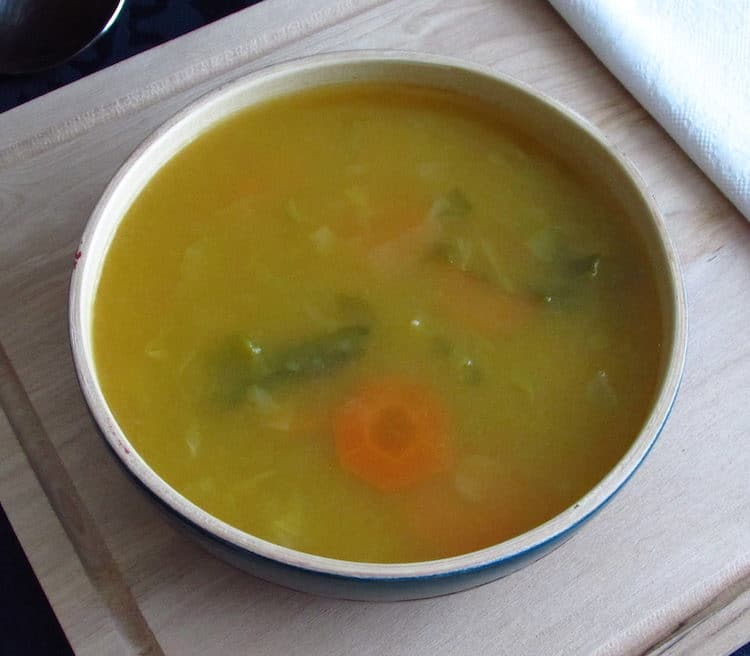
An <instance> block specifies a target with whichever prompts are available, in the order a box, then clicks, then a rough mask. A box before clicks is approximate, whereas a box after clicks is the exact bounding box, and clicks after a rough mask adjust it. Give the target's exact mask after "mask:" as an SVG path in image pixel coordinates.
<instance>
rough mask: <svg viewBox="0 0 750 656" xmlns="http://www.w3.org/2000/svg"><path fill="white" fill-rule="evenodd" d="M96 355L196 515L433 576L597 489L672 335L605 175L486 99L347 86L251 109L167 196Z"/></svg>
mask: <svg viewBox="0 0 750 656" xmlns="http://www.w3.org/2000/svg"><path fill="white" fill-rule="evenodd" d="M93 336H94V349H95V361H96V368H97V375H98V377H99V380H100V383H101V385H102V388H103V391H104V394H105V397H106V398H107V401H108V403H109V405H110V407H111V409H112V412H113V414H114V416H115V417H116V419H117V421H118V423H119V424H120V426H121V427H122V429H123V430H124V432H125V433H126V434H127V435H128V438H129V439H130V441H131V442H132V444H133V445H134V446H135V448H136V449H137V450H138V451H139V453H140V454H141V455H142V457H143V458H144V459H145V460H146V461H147V462H148V463H149V464H150V465H151V466H152V467H153V469H154V470H155V471H156V472H157V473H158V474H159V475H160V476H161V477H162V478H164V479H165V480H166V481H167V482H168V483H169V484H170V485H171V486H173V487H174V488H175V489H176V490H178V491H179V492H180V493H181V494H183V495H184V496H185V497H187V498H188V499H190V500H191V501H193V502H194V503H195V504H196V505H198V506H200V507H202V508H204V509H205V510H206V511H208V512H210V513H211V514H213V515H215V516H216V517H218V518H220V519H222V520H224V521H225V522H227V523H229V524H231V525H233V526H235V527H237V528H239V529H242V530H244V531H247V532H249V533H251V534H253V535H256V536H258V537H260V538H264V539H266V540H269V541H271V542H274V543H277V544H280V545H283V546H287V547H291V548H293V549H297V550H300V551H304V552H308V553H313V554H318V555H322V556H329V557H333V558H340V559H345V560H353V561H360V562H384V563H387V562H410V561H423V560H431V559H436V558H443V557H448V556H453V555H458V554H462V553H467V552H470V551H473V550H476V549H480V548H483V547H488V546H491V545H493V544H496V543H498V542H501V541H503V540H506V539H509V538H512V537H514V536H517V535H519V534H520V533H523V532H524V531H527V530H529V529H531V528H533V527H535V526H538V525H539V524H541V523H543V522H545V521H546V520H548V519H550V518H552V517H553V516H555V515H556V514H558V513H560V512H561V511H562V510H564V509H565V508H567V507H569V506H570V505H572V504H574V503H575V502H576V501H577V500H578V499H580V498H581V497H582V496H583V495H585V494H586V492H587V491H589V490H590V489H591V488H592V487H593V486H594V485H596V483H597V482H598V481H600V480H601V479H602V478H603V477H604V476H605V475H606V473H607V472H608V471H609V470H610V469H611V468H612V467H613V466H614V465H615V463H616V462H617V461H618V460H619V459H620V458H621V457H622V456H623V455H624V453H625V452H626V450H627V449H628V448H629V446H630V445H631V444H632V442H633V440H634V439H635V437H636V435H637V434H638V432H639V431H640V429H641V427H642V425H643V423H644V421H645V419H646V417H647V415H648V413H649V411H650V409H651V405H652V403H653V400H654V396H655V392H656V385H657V377H658V372H659V368H660V359H661V341H662V311H661V307H660V303H659V295H658V292H657V285H656V280H655V277H654V272H653V270H652V265H651V263H650V260H649V258H648V255H647V253H646V249H645V246H644V244H643V242H642V240H641V238H640V236H639V235H638V233H637V231H636V230H635V228H634V227H633V225H632V223H631V221H630V220H629V218H628V217H627V215H626V214H625V212H624V210H623V209H622V208H621V206H620V205H619V204H618V203H617V202H616V200H615V198H614V195H613V194H612V193H610V192H609V191H607V190H606V188H605V186H604V185H602V184H601V183H600V182H597V180H596V172H595V171H586V170H581V168H580V164H579V163H577V162H575V161H568V160H566V158H565V155H564V153H563V154H560V153H555V152H553V150H552V149H551V148H549V147H548V145H547V144H543V143H539V142H538V141H537V140H535V139H534V138H533V137H532V136H530V135H528V134H526V133H525V132H524V131H523V129H521V128H519V127H518V126H514V125H513V123H512V122H511V121H510V120H508V119H505V118H503V117H498V111H497V109H495V108H493V107H491V106H489V105H486V104H484V103H483V102H482V101H480V100H478V99H474V98H469V97H464V96H461V95H458V94H455V93H452V92H448V91H440V90H434V89H427V88H421V87H417V86H408V85H394V84H380V85H378V84H368V85H341V86H331V87H327V88H325V89H318V90H315V91H307V92H303V93H297V94H292V95H289V96H287V97H284V98H281V99H277V100H273V101H268V102H266V103H263V104H261V105H258V106H255V107H252V108H250V109H246V110H243V111H242V112H240V113H237V114H235V115H233V116H232V117H230V118H229V119H227V120H224V121H223V122H221V123H220V124H219V125H218V126H216V127H214V128H212V129H210V130H209V131H208V132H206V133H205V134H203V135H201V136H200V137H198V138H197V139H196V140H195V141H194V142H192V143H191V144H190V145H188V146H187V147H185V148H184V149H183V150H182V151H181V152H179V153H178V154H177V155H176V156H175V157H174V158H173V159H172V160H171V161H170V162H169V163H168V164H167V165H165V166H164V167H163V169H162V170H160V171H159V173H158V174H157V175H156V176H155V177H154V178H153V179H152V180H151V181H150V182H149V183H148V184H147V186H146V187H145V188H144V189H143V191H142V192H141V193H140V195H139V196H138V198H137V199H136V201H135V202H134V203H133V205H132V207H131V208H130V209H129V211H128V214H127V216H126V217H125V219H124V220H123V222H122V224H121V226H120V228H119V229H118V231H117V233H116V235H115V237H114V239H113V242H112V244H111V246H110V248H109V251H108V254H107V258H106V261H105V263H104V267H103V271H102V275H101V280H100V282H99V287H98V291H97V296H96V301H95V306H94V321H93Z"/></svg>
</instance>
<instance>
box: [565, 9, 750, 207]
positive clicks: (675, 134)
mask: <svg viewBox="0 0 750 656" xmlns="http://www.w3.org/2000/svg"><path fill="white" fill-rule="evenodd" d="M550 3H551V4H552V6H554V7H555V9H556V10H557V11H558V12H559V13H560V14H561V15H562V17H563V18H564V19H565V20H566V21H567V22H568V23H569V24H570V26H571V27H572V28H573V29H574V30H575V31H576V32H577V33H578V35H579V36H580V37H581V38H582V39H583V40H584V41H585V42H586V43H587V44H588V46H589V47H590V48H591V49H592V50H593V51H594V53H595V54H596V55H597V57H599V59H601V61H602V62H603V63H604V65H605V66H607V68H609V70H610V71H611V72H612V73H613V74H614V75H615V76H616V77H617V78H618V79H619V80H620V81H621V82H622V83H623V84H624V85H625V87H626V88H627V89H628V90H629V91H630V93H632V94H633V96H635V98H636V99H637V100H638V101H639V102H640V103H641V104H642V105H643V106H644V107H645V108H646V110H647V111H648V112H649V113H650V114H651V115H652V116H653V117H654V118H655V119H656V120H657V121H659V123H661V125H662V126H663V127H664V128H665V129H666V131H667V132H668V133H669V134H670V135H671V136H672V138H673V139H674V140H675V141H676V142H677V143H678V144H679V145H680V146H681V147H682V149H683V150H684V151H685V152H686V153H687V154H688V155H689V156H690V157H691V158H692V160H693V161H694V162H695V163H696V164H697V165H698V166H699V167H700V168H701V169H702V170H703V172H704V173H705V174H706V175H707V176H708V177H709V178H710V179H711V180H713V182H714V183H715V184H716V185H717V186H718V187H719V189H721V190H722V191H723V192H724V194H726V196H727V197H728V198H729V199H730V200H731V201H732V202H733V203H734V204H735V205H736V207H737V208H738V209H739V210H740V212H742V213H743V214H744V215H745V217H746V218H748V219H750V0H550Z"/></svg>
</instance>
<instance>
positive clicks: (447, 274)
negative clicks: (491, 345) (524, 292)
mask: <svg viewBox="0 0 750 656" xmlns="http://www.w3.org/2000/svg"><path fill="white" fill-rule="evenodd" d="M436 284H437V293H438V301H439V303H440V307H441V308H442V309H443V311H444V312H445V313H446V314H447V315H448V316H450V317H451V318H452V319H453V320H454V321H455V322H456V323H457V324H459V325H462V326H466V327H467V328H469V329H470V330H473V331H474V332H476V333H479V334H480V335H484V336H486V337H493V336H495V335H497V333H498V332H499V331H504V330H505V331H507V330H514V329H517V328H520V327H522V326H524V325H525V324H526V323H528V322H529V321H531V319H532V318H533V317H534V315H536V314H538V312H539V311H540V309H541V305H540V304H539V303H538V302H536V301H534V300H533V299H530V298H527V297H525V296H520V295H517V294H507V293H505V292H503V291H501V290H499V289H497V287H495V286H493V285H491V284H490V283H488V282H486V281H484V280H482V279H480V278H477V277H476V276H472V275H471V274H469V273H464V272H462V271H456V270H454V269H448V268H445V269H442V270H441V271H440V273H439V274H438V278H437V281H436Z"/></svg>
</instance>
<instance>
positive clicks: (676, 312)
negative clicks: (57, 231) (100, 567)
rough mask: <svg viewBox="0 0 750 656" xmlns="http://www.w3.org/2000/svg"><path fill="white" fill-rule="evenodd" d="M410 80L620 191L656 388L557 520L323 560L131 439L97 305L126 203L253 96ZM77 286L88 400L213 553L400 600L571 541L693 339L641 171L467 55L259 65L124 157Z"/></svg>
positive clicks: (633, 461)
mask: <svg viewBox="0 0 750 656" xmlns="http://www.w3.org/2000/svg"><path fill="white" fill-rule="evenodd" d="M355 81H356V82H365V81H379V82H402V83H414V84H419V85H427V86H433V87H438V88H444V89H450V90H454V91H457V92H460V93H465V94H471V95H474V96H478V97H480V98H482V99H484V100H486V101H487V102H489V103H492V104H493V105H495V106H496V107H497V108H498V112H500V113H501V114H511V115H513V116H516V117H520V118H522V120H523V121H524V122H525V124H526V125H529V126H533V131H534V133H535V134H536V136H537V137H539V138H540V139H542V140H543V141H545V142H546V143H548V144H550V145H551V147H552V148H553V149H555V150H558V149H560V150H566V151H568V155H569V156H572V157H576V158H579V159H580V160H581V161H584V162H586V165H587V167H589V168H590V169H592V170H595V171H598V175H599V179H600V181H601V183H602V184H605V185H608V186H609V187H610V188H611V189H613V190H614V191H615V193H616V194H617V195H618V196H619V199H620V201H621V202H622V203H623V205H624V206H625V208H626V209H627V211H628V212H629V213H630V215H631V217H632V220H633V221H634V222H635V224H636V227H637V229H638V230H639V231H640V232H641V234H642V235H643V236H644V238H645V241H646V243H647V245H648V248H649V250H650V257H651V259H652V261H653V263H654V265H655V268H656V270H657V272H658V278H659V286H660V294H661V298H662V307H663V312H664V315H665V319H666V320H665V329H664V336H663V340H664V341H663V352H664V358H663V361H662V363H661V372H660V379H659V381H660V382H659V389H658V393H657V398H656V400H655V402H654V405H653V408H652V410H651V413H650V415H649V417H648V420H647V421H646V422H645V424H644V425H643V427H642V429H641V431H640V433H639V434H638V436H637V437H636V439H635V441H634V442H633V444H632V446H631V447H630V449H629V450H628V451H627V453H626V454H625V455H624V456H623V457H622V459H621V460H620V461H619V462H618V463H617V464H616V465H615V467H614V468H613V469H612V470H611V471H610V472H609V474H608V475H607V476H606V477H605V478H604V479H603V480H602V481H600V482H599V484H598V485H596V487H594V488H593V489H592V490H591V491H590V492H589V493H588V494H586V495H585V496H584V497H583V498H581V499H579V500H578V502H576V503H575V504H574V505H572V506H571V507H569V508H568V509H566V510H565V511H563V512H561V513H560V514H559V515H557V516H556V517H554V518H552V519H550V520H549V521H547V522H545V523H544V524H542V525H541V526H538V527H536V528H534V529H532V530H530V531H528V532H526V533H524V534H522V535H520V536H518V537H516V538H513V539H511V540H508V541H506V542H503V543H500V544H497V545H495V546H491V547H488V548H486V549H482V550H480V551H476V552H473V553H468V554H465V555H460V556H456V557H453V558H445V559H441V560H434V561H427V562H418V563H405V564H372V563H358V562H348V561H341V560H335V559H331V558H324V557H321V556H314V555H310V554H306V553H302V552H299V551H295V550H293V549H289V548H286V547H281V546H279V545H276V544H272V543H270V542H267V541H265V540H261V539H259V538H257V537H255V536H253V535H250V534H249V533H245V532H243V531H241V530H238V529H236V528H234V527H232V526H230V525H228V524H226V523H224V522H222V521H220V520H219V519H217V518H216V517H213V516H212V515H210V514H209V513H207V512H206V511H204V510H202V509H201V508H199V507H198V506H196V505H194V504H193V503H191V502H190V501H188V500H187V499H186V498H184V497H183V496H181V495H180V494H179V493H178V492H177V491H175V490H174V489H173V488H171V487H170V486H169V485H168V484H167V483H166V482H165V481H164V480H162V479H161V478H160V477H159V475H158V474H157V473H156V472H154V470H153V469H151V467H150V466H149V464H148V463H147V462H145V461H144V460H143V459H142V458H141V457H140V456H139V455H138V453H137V451H136V450H135V449H134V448H133V446H132V445H131V443H130V441H129V440H128V436H127V435H126V434H125V433H124V432H123V431H122V430H121V428H120V427H119V426H118V424H117V421H116V420H115V418H114V416H113V415H112V412H111V410H110V408H109V406H108V404H107V400H106V398H105V397H104V395H103V393H102V390H101V387H100V385H99V381H98V378H97V374H96V367H95V365H94V357H93V349H92V330H91V323H92V306H93V302H94V296H95V293H96V290H97V285H98V281H99V277H100V274H101V270H102V263H103V261H104V259H105V257H106V254H107V250H108V248H109V245H110V243H111V241H112V238H113V236H114V234H115V232H116V230H117V228H118V225H119V223H120V221H121V219H122V218H123V216H124V215H125V213H126V211H127V209H128V207H129V206H130V204H131V203H132V202H133V200H134V199H135V198H136V196H137V195H138V194H139V192H140V191H141V189H143V187H144V186H145V185H146V183H147V182H148V181H149V180H150V179H151V177H152V176H153V175H154V174H155V173H156V172H157V171H158V170H159V169H160V168H161V167H162V166H163V165H164V164H165V163H166V162H167V161H168V160H169V159H170V158H171V157H173V156H174V155H175V153H177V152H178V151H179V150H180V149H181V148H183V147H184V146H185V145H186V144H188V143H189V142H191V141H192V140H193V139H194V138H195V137H196V136H197V135H199V134H201V133H202V132H204V131H206V130H207V129H209V128H210V127H211V126H212V125H214V124H215V123H217V122H218V121H220V120H222V119H224V118H225V117H227V116H229V115H230V114H233V113H235V112H237V111H238V110H241V109H243V108H245V107H247V106H249V105H253V104H256V103H259V102H262V101H264V100H267V99H269V98H272V97H274V96H278V95H283V94H287V93H290V92H294V91H299V90H302V89H308V88H310V87H316V86H320V85H329V84H338V83H346V82H355ZM79 252H80V259H79V260H78V262H77V266H76V267H75V269H74V272H73V276H72V284H71V292H70V336H71V341H72V349H73V356H74V360H75V367H76V371H77V374H78V377H79V381H80V385H81V388H82V390H83V394H84V396H85V399H86V402H87V404H88V406H89V408H90V410H91V413H92V415H93V417H94V419H95V421H96V423H97V425H98V426H99V428H100V430H101V433H102V435H103V436H104V439H105V440H106V441H107V443H108V444H109V446H110V447H111V449H112V451H113V452H114V454H115V456H116V458H117V459H118V460H119V462H120V463H121V464H122V465H123V466H124V468H125V469H126V471H127V472H129V474H131V475H132V478H133V479H134V480H135V482H136V483H137V484H138V486H140V487H141V488H142V489H143V490H145V491H146V492H147V493H149V494H150V495H151V496H152V497H153V498H154V499H155V500H156V501H158V502H159V503H160V504H161V505H162V506H163V507H164V508H166V509H167V510H168V511H169V514H170V515H171V516H173V517H175V518H177V519H178V520H179V521H180V523H181V524H182V525H183V526H185V527H187V528H188V530H189V531H190V532H192V533H193V535H194V536H195V537H196V538H197V539H198V540H200V541H201V542H202V543H203V544H204V545H205V546H206V547H207V548H209V549H210V550H212V551H213V552H214V553H216V554H218V555H219V556H220V557H222V558H224V559H226V560H228V561H230V562H232V563H235V564H236V565H238V566H239V567H242V568H244V569H246V570H248V571H250V572H252V573H254V574H256V575H258V576H260V577H262V578H264V579H268V580H271V581H275V582H277V583H280V584H282V585H285V586H288V587H291V588H296V589H300V590H305V591H309V592H315V593H319V594H325V595H332V596H337V597H345V598H353V599H378V600H395V599H410V598H419V597H428V596H434V595H439V594H445V593H448V592H455V591H458V590H462V589H465V588H469V587H472V586H475V585H479V584H481V583H485V582H487V581H490V580H492V579H495V578H497V577H500V576H502V575H504V574H507V573H509V572H511V571H513V570H515V569H518V568H519V567H520V566H522V565H523V564H525V563H528V562H530V561H533V560H535V559H537V558H539V557H541V556H542V555H543V554H545V553H546V552H548V551H549V550H550V549H552V548H553V547H555V546H556V545H558V544H560V543H561V542H562V541H563V540H564V539H565V538H566V537H568V536H570V534H571V532H572V531H573V530H574V529H575V528H576V527H577V526H578V525H579V524H581V523H582V522H583V521H584V520H586V519H588V518H589V517H590V516H591V515H592V514H593V513H594V512H595V511H597V510H598V509H599V508H601V507H602V505H603V504H604V503H605V502H606V501H607V500H608V499H610V498H611V496H612V495H613V494H614V493H615V492H616V491H617V490H618V489H619V488H620V487H621V486H622V485H623V484H624V483H625V482H626V481H627V480H628V478H629V477H630V476H631V474H632V473H633V472H634V471H635V469H636V468H637V467H638V465H639V464H640V462H641V461H642V460H643V458H644V457H645V456H646V454H647V453H648V451H649V449H650V448H651V446H652V445H653V443H654V440H655V439H656V437H657V435H658V434H659V432H660V430H661V428H662V426H663V425H664V422H665V421H666V419H667V415H668V414H669V410H670V408H671V405H672V402H673V400H674V397H675V394H676V392H677V387H678V385H679V380H680V376H681V373H682V366H683V361H684V355H685V345H686V304H685V297H684V288H683V284H682V280H681V276H680V272H679V267H678V264H677V258H676V256H675V252H674V250H673V248H672V246H671V245H670V241H669V238H668V236H667V233H666V231H665V228H664V224H663V222H662V219H661V218H660V216H659V213H658V211H657V209H656V207H655V205H654V203H653V202H652V201H651V199H650V198H649V196H648V194H647V193H646V191H645V190H644V188H643V184H642V183H641V181H640V178H639V177H638V176H637V174H636V173H635V171H634V170H633V168H632V167H631V166H630V165H629V164H628V162H626V161H625V160H624V159H623V157H622V156H620V155H619V154H618V153H617V152H616V151H615V150H614V149H613V148H612V147H611V146H610V145H607V143H606V142H605V140H604V139H603V137H602V136H601V135H600V134H599V133H598V132H597V131H596V130H595V129H594V128H592V127H591V126H590V125H589V124H588V123H586V122H585V121H584V120H583V119H581V118H580V117H579V116H578V115H576V114H575V113H573V112H572V111H570V110H569V109H566V108H565V107H562V106H561V105H559V104H558V103H556V102H554V101H552V100H550V99H549V98H546V97H544V96H542V95H541V94H540V93H538V92H537V91H534V90H533V89H531V88H529V87H528V86H525V85H523V84H520V83H518V82H516V81H514V80H511V79H509V78H507V77H503V76H501V75H498V74H497V73H495V72H494V71H491V70H488V69H485V68H481V67H478V66H475V65H471V64H467V63H463V62H460V61H456V60H450V59H445V58H441V57H435V56H431V55H418V54H412V53H401V52H349V53H337V54H329V55H322V56H315V57H310V58H306V59H300V60H296V61H290V62H287V63H284V64H280V65H276V66H273V67H271V68H267V69H264V70H261V71H259V72H257V73H254V74H252V75H250V76H248V77H244V78H242V79H239V80H237V81H235V82H232V83H230V84H228V85H226V86H224V87H222V88H220V89H217V90H216V91H214V92H212V93H210V94H208V95H207V96H205V97H203V98H201V99H199V100H198V101H197V102H195V103H193V104H192V105H190V106H189V107H188V108H187V109H185V110H183V111H182V112H180V113H179V114H177V115H176V116H175V117H174V118H172V119H171V120H169V121H168V122H167V123H166V124H165V125H164V126H163V127H161V128H160V129H159V130H157V131H156V132H155V133H154V134H153V135H152V136H150V137H149V138H148V139H147V140H146V141H145V142H144V143H143V144H142V145H141V146H140V147H139V148H138V149H137V150H136V152H135V153H134V154H133V155H132V156H131V157H130V159H128V161H127V162H126V163H125V164H124V165H123V167H122V168H121V169H120V171H119V172H118V173H117V175H116V176H115V177H114V179H113V180H112V182H111V183H110V184H109V186H108V187H107V189H106V191H105V192H104V195H103V196H102V198H101V200H100V202H99V204H98V205H97V206H96V208H95V210H94V212H93V214H92V216H91V218H90V220H89V222H88V225H87V227H86V230H85V232H84V234H83V238H82V241H81V245H80V249H79Z"/></svg>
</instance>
